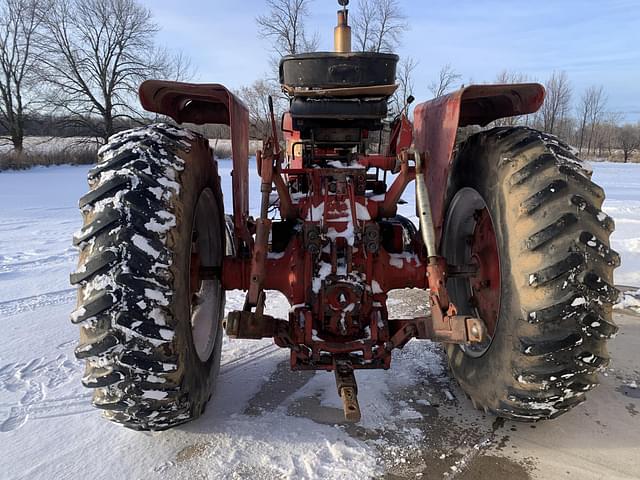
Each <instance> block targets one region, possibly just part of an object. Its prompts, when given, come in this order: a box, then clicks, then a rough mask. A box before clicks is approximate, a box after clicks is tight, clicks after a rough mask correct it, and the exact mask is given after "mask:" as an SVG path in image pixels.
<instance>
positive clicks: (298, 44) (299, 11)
mask: <svg viewBox="0 0 640 480" xmlns="http://www.w3.org/2000/svg"><path fill="white" fill-rule="evenodd" d="M311 1H312V0H266V2H265V3H266V4H267V8H268V12H267V13H266V14H264V15H259V16H258V17H256V23H257V24H258V30H259V32H260V35H261V36H262V37H263V38H269V39H271V41H272V42H273V50H274V51H275V52H276V54H277V55H278V56H281V57H282V56H285V55H295V54H296V53H302V52H310V51H314V50H316V49H317V47H318V44H319V41H320V39H319V37H318V35H317V34H313V35H311V36H308V32H307V29H306V25H305V17H307V16H308V15H309V5H310V4H311Z"/></svg>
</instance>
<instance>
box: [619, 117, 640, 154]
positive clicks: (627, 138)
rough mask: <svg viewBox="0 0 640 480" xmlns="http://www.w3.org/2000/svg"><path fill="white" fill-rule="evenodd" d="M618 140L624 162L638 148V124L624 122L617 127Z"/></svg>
mask: <svg viewBox="0 0 640 480" xmlns="http://www.w3.org/2000/svg"><path fill="white" fill-rule="evenodd" d="M618 140H619V142H620V148H621V149H622V153H623V154H624V161H625V163H626V162H628V161H629V157H630V156H631V154H632V153H633V152H635V151H636V150H638V149H639V148H640V124H637V125H631V124H626V125H623V126H622V127H619V128H618Z"/></svg>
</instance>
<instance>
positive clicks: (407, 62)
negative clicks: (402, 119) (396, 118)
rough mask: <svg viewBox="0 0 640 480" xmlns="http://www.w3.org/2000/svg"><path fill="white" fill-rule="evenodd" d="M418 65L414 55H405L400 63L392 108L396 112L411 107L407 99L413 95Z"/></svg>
mask: <svg viewBox="0 0 640 480" xmlns="http://www.w3.org/2000/svg"><path fill="white" fill-rule="evenodd" d="M417 66H418V62H416V61H415V60H414V59H413V58H412V57H404V58H403V59H402V60H400V63H399V64H398V72H397V74H396V82H397V83H398V89H397V90H396V91H395V92H394V94H393V97H392V98H391V110H392V112H394V113H396V114H397V113H400V112H402V111H404V110H405V109H408V107H409V105H408V102H407V99H408V98H409V97H410V96H412V95H413V89H414V84H413V71H414V70H415V68H416V67H417ZM407 113H408V112H407Z"/></svg>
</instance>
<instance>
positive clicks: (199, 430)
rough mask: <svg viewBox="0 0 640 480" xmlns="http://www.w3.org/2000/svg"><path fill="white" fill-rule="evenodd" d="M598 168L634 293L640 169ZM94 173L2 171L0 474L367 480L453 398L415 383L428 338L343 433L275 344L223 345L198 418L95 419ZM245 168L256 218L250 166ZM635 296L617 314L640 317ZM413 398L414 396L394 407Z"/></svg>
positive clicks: (363, 375)
mask: <svg viewBox="0 0 640 480" xmlns="http://www.w3.org/2000/svg"><path fill="white" fill-rule="evenodd" d="M219 167H220V176H221V179H222V182H223V189H224V192H225V203H226V210H227V211H228V212H229V211H231V196H230V191H231V177H230V172H231V169H232V165H231V162H230V161H226V160H223V161H220V163H219ZM593 167H594V181H595V182H596V183H598V184H600V185H601V186H603V187H604V188H605V191H606V193H607V200H606V202H605V204H604V210H605V212H606V213H607V214H609V215H611V216H612V217H613V218H614V220H615V221H616V232H615V233H614V234H613V237H612V246H613V248H614V249H615V250H617V251H618V252H619V253H620V254H621V257H622V266H621V267H620V268H619V269H617V270H616V283H617V284H622V285H630V286H635V287H636V288H637V287H640V228H639V227H640V165H638V164H629V165H625V164H618V163H594V164H593ZM88 169H89V167H88V166H74V167H69V166H60V167H49V168H43V167H38V168H34V169H32V170H29V171H20V172H1V173H0V206H1V207H0V326H1V327H2V332H3V333H2V341H0V439H1V440H2V444H3V447H4V448H3V455H2V456H1V457H0V477H2V478H24V479H27V478H28V479H34V478H105V477H108V478H196V477H204V478H257V479H260V478H295V479H297V478H329V479H330V478H336V479H349V478H354V479H356V478H357V479H362V478H369V477H371V476H374V475H378V474H381V473H382V471H383V467H384V465H389V464H395V463H402V461H403V458H405V457H406V455H408V453H407V452H411V449H412V448H413V449H415V448H418V447H417V445H418V444H419V443H420V442H422V441H423V440H424V430H422V429H420V428H418V427H417V426H412V425H413V423H412V422H416V423H415V425H418V423H419V422H421V421H422V419H423V418H424V416H425V415H426V413H425V412H426V411H427V410H426V409H428V408H430V405H431V403H433V402H437V401H441V402H447V401H451V400H452V399H453V395H452V394H451V392H449V390H446V392H449V393H448V395H447V394H445V397H444V398H443V399H438V398H433V397H431V396H429V395H428V394H426V393H424V392H423V391H422V390H420V389H419V387H417V385H420V384H421V383H420V382H421V379H424V378H429V379H430V380H429V381H437V379H438V378H439V377H440V376H444V372H443V371H442V366H441V362H440V355H439V351H438V349H437V348H436V347H435V346H433V345H432V344H429V343H427V342H422V343H419V342H412V343H411V344H410V345H408V346H407V348H405V349H404V350H403V351H400V352H396V353H395V354H394V366H393V368H392V370H390V371H388V372H382V371H372V372H364V371H363V372H358V380H359V385H360V393H359V400H360V404H361V407H362V410H363V413H364V416H363V421H362V424H361V427H362V429H364V430H365V431H366V432H367V434H366V435H364V436H362V435H357V434H356V433H357V432H355V431H354V430H353V429H351V428H349V427H345V426H342V425H337V422H338V421H339V418H340V415H341V408H342V407H341V404H340V399H339V398H338V396H337V394H336V391H335V381H334V378H333V375H331V374H325V373H318V374H313V373H309V374H308V375H297V374H296V375H290V374H287V376H286V377H282V378H285V379H286V380H287V381H286V382H285V381H281V380H282V379H281V377H280V375H284V374H281V373H280V372H281V371H282V372H286V371H287V368H285V367H286V362H287V361H288V352H287V351H283V350H280V349H277V348H276V347H274V346H273V345H272V341H271V340H262V341H257V342H256V341H242V340H236V341H230V340H229V339H227V338H225V340H224V344H223V359H222V368H221V374H220V377H219V381H218V387H217V393H216V395H215V396H214V397H213V399H212V401H211V402H210V404H209V406H208V408H207V411H206V413H205V415H204V416H203V417H202V418H200V419H199V420H198V421H196V422H193V423H191V424H188V425H185V426H183V427H180V428H177V429H174V430H171V431H167V432H160V433H153V434H148V433H138V432H133V431H130V430H126V429H123V428H120V427H118V426H117V425H114V424H111V423H109V422H106V421H105V420H103V419H102V418H101V416H100V415H99V412H98V411H97V410H95V409H94V408H92V407H91V406H90V405H89V401H90V392H89V391H88V390H87V389H85V388H84V387H82V386H81V385H80V378H81V376H82V372H83V365H82V362H79V361H77V360H76V359H75V357H74V356H73V348H74V347H75V344H76V342H77V335H78V329H77V327H76V326H74V325H72V324H71V323H70V322H69V318H68V317H69V313H70V312H71V310H72V309H73V307H74V304H75V289H73V288H71V287H70V286H69V283H68V275H69V273H70V272H71V271H73V270H74V269H75V267H76V252H75V249H73V248H72V247H71V246H70V245H71V236H72V234H73V232H74V231H75V230H77V229H78V228H79V227H80V215H79V212H78V209H77V201H78V198H80V196H81V195H82V194H83V193H85V192H86V189H87V184H86V174H87V171H88ZM249 171H250V175H251V180H250V185H251V188H250V192H251V200H250V206H251V209H252V213H253V214H254V215H255V214H257V209H258V208H259V188H258V183H257V178H256V174H255V168H253V164H251V168H250V170H249ZM413 197H414V193H413V191H408V192H406V193H405V195H404V199H405V200H407V201H408V204H407V205H402V206H400V208H399V210H400V213H402V214H403V215H405V216H408V217H415V212H414V210H413V209H414V207H413V200H414V199H413ZM635 290H636V289H635V288H634V289H632V290H631V291H630V292H629V293H628V294H627V295H626V296H625V297H623V299H622V302H621V304H620V306H621V307H636V308H639V309H640V300H638V298H639V297H640V290H638V291H637V292H636V291H635ZM243 300H244V297H243V294H242V292H229V294H228V295H227V310H232V309H237V308H240V307H241V305H242V302H243ZM390 303H392V302H390ZM288 308H289V306H288V305H287V304H286V301H285V300H284V298H283V297H282V296H280V295H271V296H270V297H269V299H268V306H267V309H268V311H269V312H270V313H271V314H272V315H276V316H282V317H284V316H286V314H287V311H288ZM291 378H293V380H292V381H293V382H294V383H293V385H289V384H288V383H287V382H289V379H291ZM433 379H436V380H433ZM407 389H409V390H410V391H411V392H412V395H411V397H412V398H416V399H417V400H415V401H413V402H409V401H407V400H403V399H401V398H400V396H401V395H400V393H401V392H404V391H406V390H407ZM414 394H415V395H414ZM450 397H451V398H450ZM399 422H404V423H399ZM376 432H377V433H376ZM392 438H393V442H395V443H392V441H391V440H390V439H392ZM398 444H399V445H401V446H402V448H398V447H397V445H398Z"/></svg>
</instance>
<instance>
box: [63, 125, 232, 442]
mask: <svg viewBox="0 0 640 480" xmlns="http://www.w3.org/2000/svg"><path fill="white" fill-rule="evenodd" d="M89 185H90V191H89V193H87V194H86V195H84V196H83V197H82V198H81V199H80V208H81V210H82V215H83V219H84V226H83V228H82V229H81V230H80V231H79V232H78V233H77V234H76V236H75V237H74V243H75V244H76V245H77V246H79V248H80V259H79V267H78V270H77V271H76V272H75V273H73V274H72V275H71V282H72V283H74V284H77V285H78V287H79V289H78V306H77V309H76V310H75V311H74V312H73V313H72V315H71V321H72V322H73V323H77V324H79V325H80V327H81V328H80V344H79V345H78V347H77V348H76V356H77V357H78V358H80V359H84V360H85V361H86V369H85V373H84V376H83V378H82V382H83V384H84V385H85V386H86V387H89V388H92V389H94V396H93V404H94V405H95V406H96V407H98V408H101V409H104V410H105V415H106V416H107V418H109V419H110V420H112V421H114V422H117V423H120V424H123V425H124V426H126V427H129V428H133V429H137V430H163V429H166V428H170V427H173V426H175V425H178V424H181V423H184V422H187V421H189V420H191V419H193V418H196V417H198V416H199V415H200V414H201V413H202V411H203V410H204V406H205V403H206V402H207V401H208V400H209V397H210V396H211V392H212V386H213V384H214V382H215V377H216V375H217V373H218V370H219V366H220V349H221V342H222V326H221V323H222V319H223V315H224V291H223V289H222V286H221V282H220V278H219V272H220V267H221V265H222V258H223V255H224V251H225V218H224V212H223V204H222V192H221V190H220V179H219V177H218V173H217V165H216V162H215V161H214V159H213V155H212V152H211V150H210V149H209V145H208V143H207V141H206V140H205V139H204V138H202V137H200V136H197V135H196V134H193V133H191V132H188V131H186V130H181V129H178V128H175V127H172V126H169V125H155V126H151V127H144V128H139V129H135V130H129V131H126V132H122V133H119V134H117V135H114V136H113V137H111V139H110V140H109V143H108V144H107V145H105V146H104V147H103V148H101V150H100V152H99V163H98V165H97V166H96V167H95V168H93V169H92V170H91V171H90V172H89ZM202 272H207V274H206V275H201V273H202Z"/></svg>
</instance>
